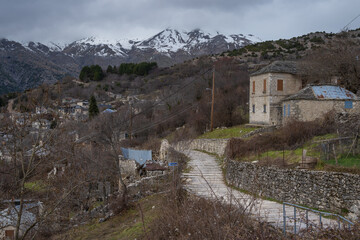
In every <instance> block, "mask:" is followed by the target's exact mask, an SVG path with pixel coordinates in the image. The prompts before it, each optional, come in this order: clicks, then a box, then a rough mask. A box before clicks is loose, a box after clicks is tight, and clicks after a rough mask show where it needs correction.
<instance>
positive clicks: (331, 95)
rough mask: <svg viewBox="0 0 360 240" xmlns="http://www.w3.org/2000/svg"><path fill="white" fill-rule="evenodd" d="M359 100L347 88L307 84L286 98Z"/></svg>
mask: <svg viewBox="0 0 360 240" xmlns="http://www.w3.org/2000/svg"><path fill="white" fill-rule="evenodd" d="M300 99H306V100H359V99H358V97H357V96H356V95H355V94H354V93H352V92H350V91H349V90H346V89H345V88H342V87H339V86H335V85H319V86H311V85H309V86H307V87H305V88H303V89H301V90H300V91H299V92H297V93H295V94H293V95H291V96H289V97H287V98H285V99H284V100H300Z"/></svg>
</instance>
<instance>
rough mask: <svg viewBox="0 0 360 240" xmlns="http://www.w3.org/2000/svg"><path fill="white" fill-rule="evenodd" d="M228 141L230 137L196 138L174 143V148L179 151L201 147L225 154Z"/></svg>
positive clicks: (207, 150)
mask: <svg viewBox="0 0 360 240" xmlns="http://www.w3.org/2000/svg"><path fill="white" fill-rule="evenodd" d="M228 141H229V139H194V140H189V141H180V142H177V143H175V144H173V148H174V149H175V150H176V151H179V152H183V151H186V150H190V149H199V150H203V151H206V152H211V153H215V154H217V155H219V156H223V155H224V154H225V149H226V146H227V143H228Z"/></svg>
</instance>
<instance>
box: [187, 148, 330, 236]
mask: <svg viewBox="0 0 360 240" xmlns="http://www.w3.org/2000/svg"><path fill="white" fill-rule="evenodd" d="M184 153H185V154H186V155H187V156H188V157H189V158H190V162H189V163H188V166H190V169H191V170H190V172H189V173H183V175H182V177H183V179H184V182H185V187H186V189H187V190H188V191H190V192H192V193H194V194H196V195H198V196H200V197H205V198H210V199H221V200H223V201H224V202H226V203H230V201H231V202H232V203H234V202H236V203H237V204H240V205H242V206H243V207H246V206H248V205H250V204H251V205H252V208H251V212H250V214H251V215H252V216H253V217H255V218H257V219H260V220H261V221H266V222H268V223H270V224H272V225H274V226H276V227H280V228H282V227H283V205H282V204H280V203H276V202H272V201H267V200H262V199H254V197H253V196H251V195H248V194H245V193H242V192H239V191H236V190H233V189H231V188H229V187H227V186H226V184H225V183H224V178H223V173H222V170H221V168H220V166H219V165H218V163H217V162H216V159H215V158H214V157H213V156H211V155H208V154H205V153H202V152H199V151H193V150H191V151H189V150H187V151H185V152H184ZM285 211H286V213H287V216H292V214H293V212H294V209H293V207H290V206H286V207H285ZM297 214H299V212H298V213H297ZM308 214H309V215H308V216H309V221H311V222H314V223H315V222H316V223H317V225H318V222H319V216H318V215H317V214H314V213H312V212H309V213H308ZM298 216H300V215H298ZM322 220H323V227H330V226H334V225H336V224H337V222H336V221H334V220H331V219H328V218H323V219H322ZM286 226H287V227H286V230H287V231H293V230H294V227H293V226H294V222H293V221H292V220H291V219H289V218H287V219H286ZM296 226H297V230H299V229H306V224H305V223H304V221H303V222H300V219H298V220H297V224H296Z"/></svg>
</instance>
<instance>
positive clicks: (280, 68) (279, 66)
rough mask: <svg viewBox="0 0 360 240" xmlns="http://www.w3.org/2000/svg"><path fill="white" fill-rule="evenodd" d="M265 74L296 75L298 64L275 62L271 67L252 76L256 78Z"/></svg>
mask: <svg viewBox="0 0 360 240" xmlns="http://www.w3.org/2000/svg"><path fill="white" fill-rule="evenodd" d="M264 73H291V74H296V73H297V68H296V62H294V61H274V62H272V63H270V64H269V65H267V66H265V67H263V68H262V69H260V70H259V71H256V72H254V73H252V74H251V76H256V75H260V74H264Z"/></svg>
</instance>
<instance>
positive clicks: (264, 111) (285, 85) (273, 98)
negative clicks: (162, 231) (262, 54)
mask: <svg viewBox="0 0 360 240" xmlns="http://www.w3.org/2000/svg"><path fill="white" fill-rule="evenodd" d="M301 87H302V83H301V79H300V78H298V77H297V76H296V63H295V62H291V61H275V62H273V63H271V64H270V65H268V66H266V67H264V68H262V69H260V70H259V71H257V72H255V73H253V74H251V76H250V92H249V93H250V97H249V118H250V119H249V122H250V124H262V125H278V124H280V123H281V117H282V111H281V110H282V107H281V106H282V105H281V101H282V100H283V99H284V98H285V97H288V96H289V95H291V94H294V93H296V92H298V91H299V90H300V89H301Z"/></svg>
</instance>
